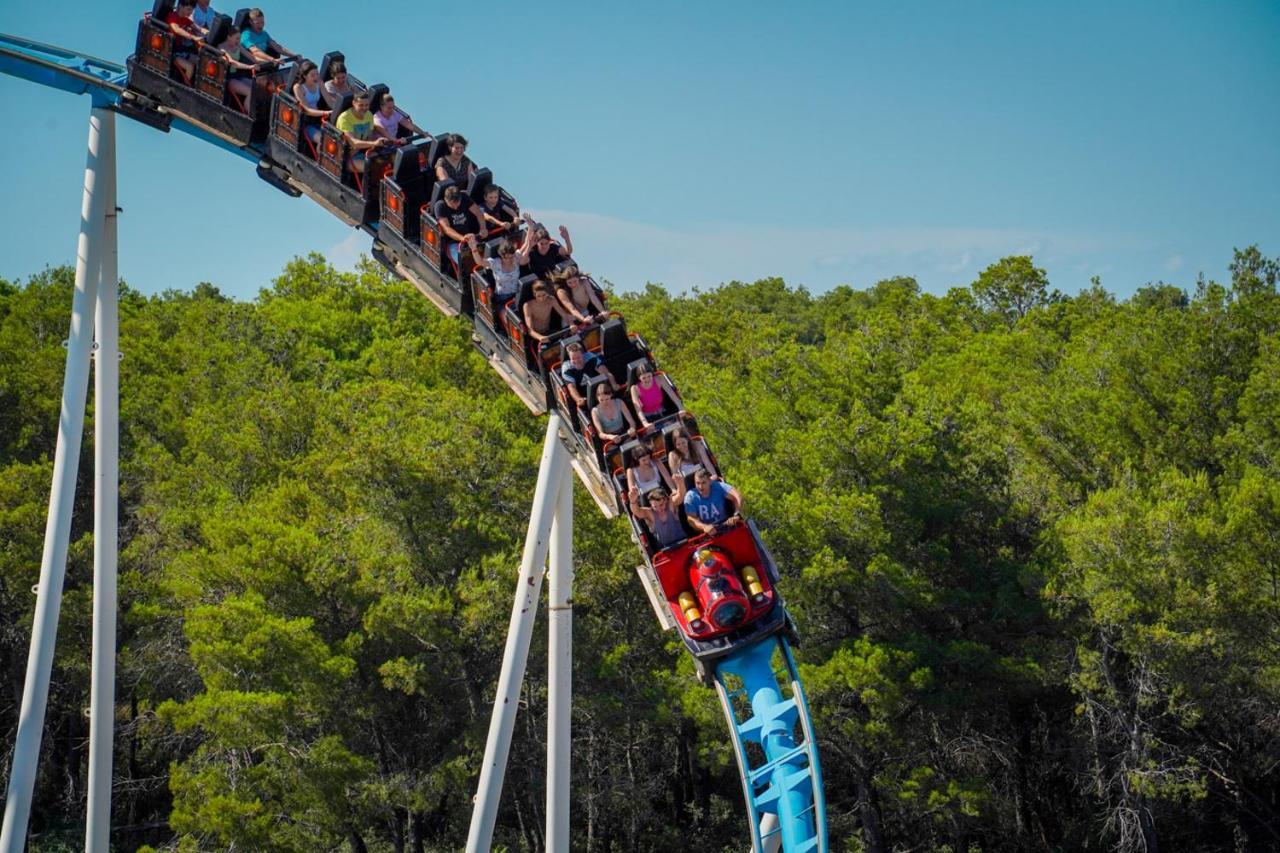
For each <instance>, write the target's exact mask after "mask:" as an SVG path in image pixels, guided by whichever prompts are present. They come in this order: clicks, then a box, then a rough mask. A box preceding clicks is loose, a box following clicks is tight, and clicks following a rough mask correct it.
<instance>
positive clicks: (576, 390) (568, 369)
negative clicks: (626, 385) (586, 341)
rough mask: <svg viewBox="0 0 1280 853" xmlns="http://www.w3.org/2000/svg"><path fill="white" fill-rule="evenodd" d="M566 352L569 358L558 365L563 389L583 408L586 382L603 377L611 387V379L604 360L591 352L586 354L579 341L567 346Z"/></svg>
mask: <svg viewBox="0 0 1280 853" xmlns="http://www.w3.org/2000/svg"><path fill="white" fill-rule="evenodd" d="M568 350H569V358H568V360H567V361H565V363H564V364H562V365H560V375H561V376H563V377H564V387H565V388H566V389H568V391H569V396H570V397H572V398H573V401H574V402H575V403H577V404H578V405H579V406H583V407H585V406H586V405H587V398H586V395H585V393H584V392H585V391H586V385H587V380H588V379H589V378H591V377H592V376H603V377H605V378H606V379H608V380H609V384H610V385H612V384H613V377H612V376H610V375H609V370H608V368H606V367H605V366H604V360H603V359H601V358H600V356H598V355H596V354H595V353H593V352H587V351H586V349H585V348H583V346H582V342H581V341H574V342H573V343H571V344H569V346H568Z"/></svg>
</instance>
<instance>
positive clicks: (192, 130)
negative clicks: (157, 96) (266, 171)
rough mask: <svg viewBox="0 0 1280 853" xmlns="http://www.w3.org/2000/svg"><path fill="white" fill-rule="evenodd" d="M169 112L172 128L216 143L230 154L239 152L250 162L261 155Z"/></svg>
mask: <svg viewBox="0 0 1280 853" xmlns="http://www.w3.org/2000/svg"><path fill="white" fill-rule="evenodd" d="M169 113H170V115H173V123H172V124H170V125H169V127H171V128H172V129H174V130H180V131H182V132H183V133H189V134H191V135H192V136H194V137H195V138H196V139H203V140H204V141H205V142H208V143H209V144H210V145H216V146H218V147H219V148H221V149H222V150H224V151H230V152H231V153H232V154H239V155H240V156H241V157H243V158H244V159H246V160H248V161H250V162H252V163H257V162H258V161H259V160H261V159H262V155H261V154H260V153H258V152H257V151H254V150H253V149H252V148H241V147H240V146H239V145H236V144H235V143H234V142H228V141H227V140H225V139H223V138H222V137H220V136H215V135H214V134H212V133H209V132H208V131H207V130H205V129H204V128H202V127H200V126H199V125H195V124H192V123H191V122H189V121H185V120H183V119H180V118H178V116H177V114H176V113H174V112H173V111H172V110H170V111H169Z"/></svg>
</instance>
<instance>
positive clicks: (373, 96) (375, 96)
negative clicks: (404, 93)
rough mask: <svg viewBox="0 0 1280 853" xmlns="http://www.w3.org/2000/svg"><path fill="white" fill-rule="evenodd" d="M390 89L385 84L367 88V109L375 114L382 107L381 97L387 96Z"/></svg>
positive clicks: (375, 84) (376, 84)
mask: <svg viewBox="0 0 1280 853" xmlns="http://www.w3.org/2000/svg"><path fill="white" fill-rule="evenodd" d="M390 93H391V87H390V86H388V85H387V84H386V83H374V84H373V85H372V86H370V87H369V109H370V110H371V111H373V112H375V113H376V112H377V111H378V110H379V109H380V108H381V107H382V96H383V95H389V94H390Z"/></svg>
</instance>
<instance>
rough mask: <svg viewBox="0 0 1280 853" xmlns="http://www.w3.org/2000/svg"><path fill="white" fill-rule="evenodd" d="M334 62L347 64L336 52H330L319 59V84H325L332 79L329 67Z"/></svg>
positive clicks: (340, 54)
mask: <svg viewBox="0 0 1280 853" xmlns="http://www.w3.org/2000/svg"><path fill="white" fill-rule="evenodd" d="M335 61H336V62H341V63H342V64H343V65H346V64H347V58H346V57H345V56H343V55H342V52H341V51H338V50H331V51H329V52H328V53H326V54H325V55H324V56H322V57H320V82H322V83H324V82H327V81H328V80H329V79H330V78H331V77H333V74H332V72H331V71H330V66H332V65H333V63H334V62H335Z"/></svg>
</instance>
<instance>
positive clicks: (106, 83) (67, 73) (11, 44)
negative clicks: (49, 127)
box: [0, 33, 129, 104]
mask: <svg viewBox="0 0 1280 853" xmlns="http://www.w3.org/2000/svg"><path fill="white" fill-rule="evenodd" d="M0 73H2V74H9V75H11V76H13V77H21V78H22V79H24V80H30V81H31V82H32V83H39V84H40V85H42V86H51V87H53V88H54V89H61V90H63V91H64V92H71V93H72V94H75V95H85V94H91V95H93V96H94V102H95V103H110V104H114V103H116V102H117V101H119V100H120V93H121V92H122V91H123V90H124V84H125V80H126V79H127V78H128V76H129V74H128V71H126V70H125V67H124V66H123V65H117V64H115V63H114V62H107V61H106V60H105V59H98V58H97V57H93V56H88V55H86V54H83V53H75V52H74V51H70V50H65V49H63V48H61V47H55V46H54V45H51V44H43V43H41V42H38V41H31V40H30V39H24V38H19V37H18V36H11V35H7V34H5V33H0Z"/></svg>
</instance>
